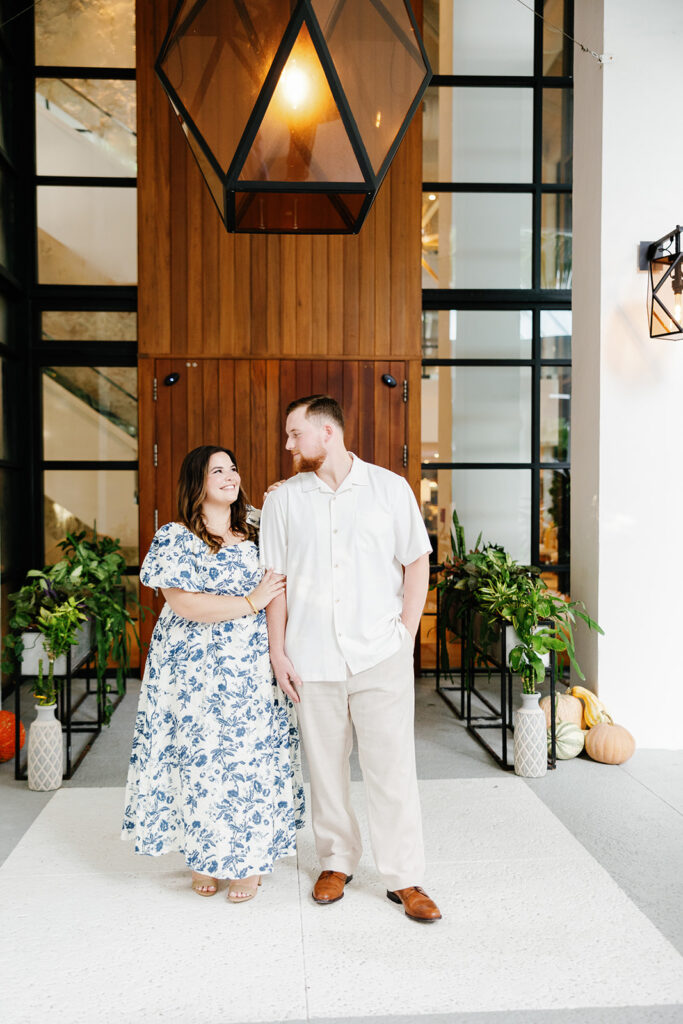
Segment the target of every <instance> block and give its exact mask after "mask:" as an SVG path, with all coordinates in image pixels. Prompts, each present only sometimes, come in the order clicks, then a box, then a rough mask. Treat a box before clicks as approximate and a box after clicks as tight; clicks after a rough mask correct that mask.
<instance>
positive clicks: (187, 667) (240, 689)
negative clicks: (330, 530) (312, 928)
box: [122, 523, 304, 878]
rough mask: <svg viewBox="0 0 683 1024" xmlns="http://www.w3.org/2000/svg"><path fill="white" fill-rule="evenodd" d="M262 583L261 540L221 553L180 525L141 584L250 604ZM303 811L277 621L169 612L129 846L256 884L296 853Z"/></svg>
mask: <svg viewBox="0 0 683 1024" xmlns="http://www.w3.org/2000/svg"><path fill="white" fill-rule="evenodd" d="M262 572H263V570H262V569H261V568H260V567H259V564H258V549H257V546H256V544H254V543H252V542H251V541H244V542H242V543H241V544H235V545H230V546H226V547H224V548H222V549H221V550H220V551H219V552H218V553H217V554H213V553H212V552H211V551H210V549H209V548H208V547H207V545H206V544H205V543H204V542H203V541H202V540H200V538H199V537H197V536H195V534H193V533H192V532H191V531H190V530H188V529H186V528H185V527H184V526H182V525H181V524H180V523H169V524H168V525H166V526H162V527H161V529H160V530H159V531H158V532H157V533H156V535H155V537H154V540H153V542H152V546H151V548H150V550H149V554H148V555H147V557H146V558H145V561H144V563H143V565H142V568H141V570H140V580H141V582H142V583H144V584H145V586H148V587H178V588H180V589H182V590H189V591H194V592H202V593H210V594H231V595H242V594H244V593H249V592H250V591H251V590H253V588H254V587H255V586H256V584H257V583H258V582H259V580H260V579H261V576H262ZM303 806H304V798H303V784H302V780H301V768H300V762H299V739H298V731H297V728H296V724H295V719H294V715H293V709H292V705H291V702H290V701H289V700H288V699H287V698H285V696H284V694H282V693H281V692H280V691H279V690H278V688H277V685H276V683H275V682H274V680H273V676H272V672H271V668H270V659H269V655H268V634H267V631H266V616H265V612H264V611H260V612H259V613H258V615H252V614H250V615H245V616H244V617H243V618H239V619H232V620H230V621H228V622H218V623H204V622H193V621H190V620H189V619H184V618H182V617H181V616H179V615H176V614H175V612H173V611H172V610H171V608H170V606H169V605H168V604H166V605H164V607H163V609H162V611H161V614H160V615H159V619H158V621H157V623H156V626H155V627H154V633H153V635H152V641H151V643H150V647H149V653H148V656H147V666H146V669H145V674H144V679H143V684H142V690H141V693H140V704H139V707H138V713H137V718H136V723H135V735H134V739H133V751H132V755H131V759H130V767H129V770H128V785H127V788H126V809H125V814H124V821H123V834H122V838H124V839H135V852H136V853H145V854H151V855H152V856H158V855H160V854H162V853H170V852H172V851H177V852H180V853H183V854H184V855H185V858H186V860H187V864H188V867H190V868H191V869H192V870H193V871H198V872H200V873H202V874H206V875H212V876H213V877H214V878H246V877H248V876H249V875H255V874H268V873H270V872H272V870H273V866H274V863H275V861H276V860H277V859H278V858H279V857H287V856H290V855H291V854H293V853H295V852H296V829H297V828H300V827H301V826H302V825H303Z"/></svg>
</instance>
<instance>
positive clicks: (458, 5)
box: [424, 0, 534, 75]
mask: <svg viewBox="0 0 683 1024" xmlns="http://www.w3.org/2000/svg"><path fill="white" fill-rule="evenodd" d="M424 38H425V48H426V50H427V54H428V56H429V60H430V62H431V65H432V71H434V72H435V73H436V74H442V75H531V74H533V68H534V15H533V11H528V10H526V8H525V7H523V6H522V5H521V4H515V3H509V2H508V0H486V3H482V0H457V2H454V0H440V2H439V0H426V2H425V6H424Z"/></svg>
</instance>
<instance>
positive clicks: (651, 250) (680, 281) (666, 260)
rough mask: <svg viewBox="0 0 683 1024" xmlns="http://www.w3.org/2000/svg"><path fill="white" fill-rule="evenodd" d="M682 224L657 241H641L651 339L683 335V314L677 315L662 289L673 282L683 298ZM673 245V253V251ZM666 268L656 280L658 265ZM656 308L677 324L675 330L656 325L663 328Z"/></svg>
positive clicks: (641, 266)
mask: <svg viewBox="0 0 683 1024" xmlns="http://www.w3.org/2000/svg"><path fill="white" fill-rule="evenodd" d="M682 232H683V227H682V226H681V225H680V224H677V225H676V227H675V228H674V229H673V230H672V231H669V232H668V233H667V234H666V235H662V237H661V238H658V239H657V241H656V242H641V243H640V247H639V267H640V269H641V270H645V269H647V271H648V285H649V287H648V328H649V331H650V337H651V338H669V337H674V336H678V335H680V334H683V322H682V321H683V316H679V317H678V318H676V316H675V315H674V313H672V312H671V310H670V309H669V308H668V306H667V305H666V304H665V303H664V301H663V299H662V296H661V290H662V288H663V287H664V285H667V284H670V285H671V288H672V291H673V293H674V295H681V296H682V298H683V252H681V233H682ZM671 246H673V252H672V251H671ZM656 267H660V268H661V267H665V268H666V269H665V270H664V273H663V274H662V275H661V277H660V278H659V280H658V281H657V282H656V283H655V268H656ZM657 307H659V309H660V310H661V311H662V312H663V313H664V314H665V315H666V316H667V317H668V318H669V319H670V320H671V322H672V323H673V324H675V325H676V329H675V330H673V331H669V330H657V329H656V325H657V324H659V325H660V327H664V326H665V325H664V321H663V320H662V318H661V315H660V313H659V312H658V309H657Z"/></svg>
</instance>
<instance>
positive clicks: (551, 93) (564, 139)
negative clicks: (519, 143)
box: [542, 89, 574, 185]
mask: <svg viewBox="0 0 683 1024" xmlns="http://www.w3.org/2000/svg"><path fill="white" fill-rule="evenodd" d="M573 102H574V94H573V92H572V90H571V89H544V90H543V169H542V181H544V182H546V183H548V184H551V185H570V184H571V180H572V117H573Z"/></svg>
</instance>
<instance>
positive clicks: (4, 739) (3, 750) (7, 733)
mask: <svg viewBox="0 0 683 1024" xmlns="http://www.w3.org/2000/svg"><path fill="white" fill-rule="evenodd" d="M14 734H15V726H14V715H13V714H12V712H11V711H0V761H9V760H10V758H12V757H14V744H15V740H14ZM25 740H26V730H25V729H24V723H23V722H19V749H20V750H21V748H22V747H23V745H24V741H25Z"/></svg>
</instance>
